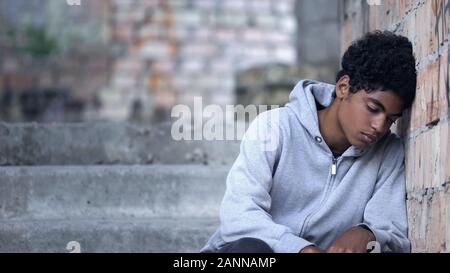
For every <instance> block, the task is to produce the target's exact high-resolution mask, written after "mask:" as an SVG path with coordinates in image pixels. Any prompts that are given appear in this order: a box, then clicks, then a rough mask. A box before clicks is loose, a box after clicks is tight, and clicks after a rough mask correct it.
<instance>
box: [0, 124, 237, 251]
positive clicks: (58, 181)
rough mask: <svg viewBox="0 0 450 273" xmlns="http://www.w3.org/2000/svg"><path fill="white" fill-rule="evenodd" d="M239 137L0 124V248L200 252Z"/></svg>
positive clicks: (123, 127) (124, 127)
mask: <svg viewBox="0 0 450 273" xmlns="http://www.w3.org/2000/svg"><path fill="white" fill-rule="evenodd" d="M238 150H239V142H238V141H212V142H204V141H173V140H172V138H171V136H170V125H169V124H162V125H158V126H155V127H142V126H136V125H130V124H118V123H80V124H46V125H45V124H5V123H2V124H0V164H1V166H0V252H70V251H69V249H70V247H69V246H70V244H71V243H69V242H73V241H75V242H76V243H77V244H78V245H79V247H80V251H81V252H198V251H199V250H200V248H201V247H202V246H203V245H204V244H205V243H206V241H207V240H208V238H209V237H210V235H211V234H212V233H213V232H214V231H215V229H216V228H217V227H218V224H219V219H218V215H219V206H220V202H221V199H222V197H223V194H224V192H225V180H226V175H227V173H228V171H229V168H230V165H231V164H232V162H233V161H234V159H235V158H236V156H237V154H238Z"/></svg>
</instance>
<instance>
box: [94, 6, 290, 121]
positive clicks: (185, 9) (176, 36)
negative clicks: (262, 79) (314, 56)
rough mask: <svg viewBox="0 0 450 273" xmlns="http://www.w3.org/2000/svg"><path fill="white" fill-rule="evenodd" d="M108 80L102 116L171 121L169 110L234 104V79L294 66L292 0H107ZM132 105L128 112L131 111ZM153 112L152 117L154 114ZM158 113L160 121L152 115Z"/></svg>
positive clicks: (104, 93) (103, 98) (103, 99)
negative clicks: (135, 112) (137, 113)
mask: <svg viewBox="0 0 450 273" xmlns="http://www.w3.org/2000/svg"><path fill="white" fill-rule="evenodd" d="M112 3H113V4H112V5H113V15H112V21H113V23H112V39H113V40H112V42H111V43H112V45H113V46H114V48H115V52H116V54H117V55H116V61H115V65H114V66H113V76H112V79H113V81H112V83H111V85H110V87H109V88H108V90H107V91H106V92H103V94H102V101H103V102H104V112H103V115H104V116H105V117H109V118H113V119H117V120H121V119H124V118H126V117H127V116H128V115H129V114H130V113H129V111H128V109H129V108H130V105H133V104H135V105H140V107H138V108H139V109H141V115H143V116H144V117H148V116H153V117H155V115H156V117H157V118H159V119H167V118H169V117H170V109H171V107H172V106H173V105H175V104H179V103H183V104H187V105H189V106H191V105H192V103H193V99H194V96H201V97H202V98H203V104H204V105H206V104H218V105H226V104H233V103H234V99H235V97H234V89H235V80H236V74H237V73H239V71H242V70H246V69H248V68H252V67H258V66H262V65H265V64H274V63H279V64H295V63H296V61H297V53H296V49H295V33H296V20H295V14H294V6H295V1H294V0H227V1H223V0H195V1H188V0H166V1H158V0H146V1H138V0H128V1H120V0H115V1H112ZM131 108H133V107H131ZM153 111H156V114H155V113H154V112H153ZM158 113H159V116H158Z"/></svg>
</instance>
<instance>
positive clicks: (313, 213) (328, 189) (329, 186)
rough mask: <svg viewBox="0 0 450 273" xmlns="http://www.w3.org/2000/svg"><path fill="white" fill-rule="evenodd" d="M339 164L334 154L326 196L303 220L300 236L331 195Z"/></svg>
mask: <svg viewBox="0 0 450 273" xmlns="http://www.w3.org/2000/svg"><path fill="white" fill-rule="evenodd" d="M337 164H338V159H337V158H335V157H334V156H332V162H331V179H330V181H329V182H328V183H327V184H326V186H325V194H324V197H323V198H322V200H321V202H320V204H319V206H318V208H317V209H316V210H315V211H313V212H311V213H310V214H308V215H307V216H306V218H305V221H304V222H303V225H302V228H301V229H300V234H299V236H300V237H302V236H303V233H304V231H305V230H306V228H307V227H308V224H309V221H310V220H311V218H312V217H313V216H314V215H315V214H316V213H317V212H319V210H320V209H321V208H322V205H323V204H324V203H325V202H326V201H327V199H328V195H329V191H330V189H332V188H333V185H334V179H335V176H336V173H337Z"/></svg>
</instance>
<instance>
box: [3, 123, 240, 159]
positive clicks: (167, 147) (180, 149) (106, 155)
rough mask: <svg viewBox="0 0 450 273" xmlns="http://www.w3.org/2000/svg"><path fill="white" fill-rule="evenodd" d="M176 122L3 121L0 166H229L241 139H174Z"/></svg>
mask: <svg viewBox="0 0 450 273" xmlns="http://www.w3.org/2000/svg"><path fill="white" fill-rule="evenodd" d="M171 127H172V124H171V123H164V124H159V125H155V126H138V125H132V124H126V123H108V122H99V123H55V124H52V123H51V124H38V123H15V124H13V123H0V151H1V153H0V166H14V165H110V164H208V165H230V164H232V163H233V162H234V160H235V159H236V157H237V155H238V153H239V143H240V142H239V141H237V140H234V141H194V140H186V141H185V140H182V141H175V140H174V139H173V138H172V136H171Z"/></svg>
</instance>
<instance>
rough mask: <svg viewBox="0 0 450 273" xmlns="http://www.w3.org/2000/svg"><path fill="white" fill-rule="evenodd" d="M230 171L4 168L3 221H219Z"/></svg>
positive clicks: (0, 179)
mask: <svg viewBox="0 0 450 273" xmlns="http://www.w3.org/2000/svg"><path fill="white" fill-rule="evenodd" d="M228 171H229V167H226V166H203V165H147V166H138V165H136V166H131V165H113V166H26V167H23V166H22V167H0V219H3V220H4V219H72V218H86V217H88V218H99V219H102V218H122V217H136V218H139V217H144V218H149V217H216V216H217V215H218V214H219V206H220V202H221V200H222V198H223V194H224V192H225V186H226V176H227V173H228Z"/></svg>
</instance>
